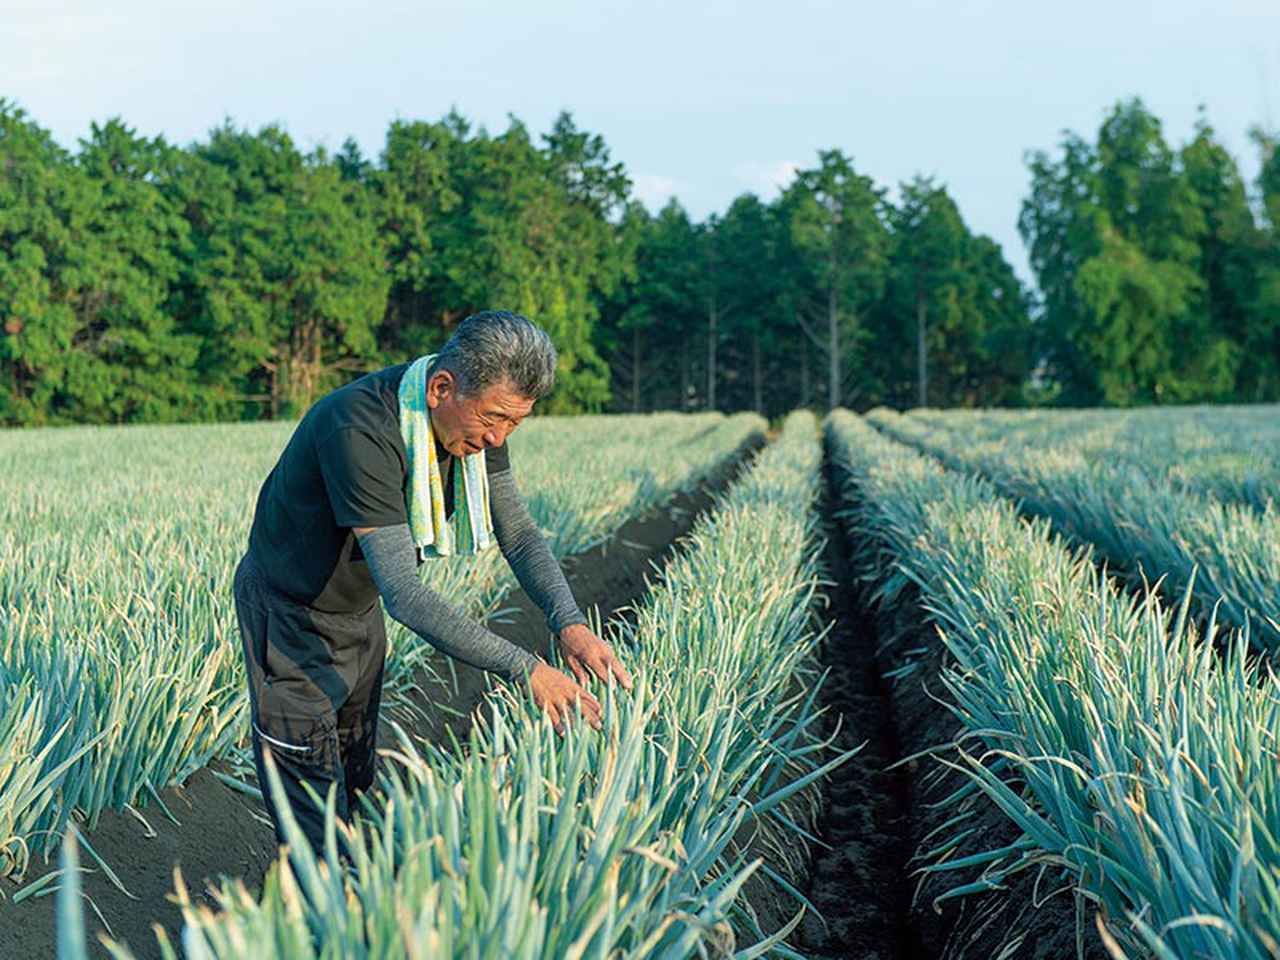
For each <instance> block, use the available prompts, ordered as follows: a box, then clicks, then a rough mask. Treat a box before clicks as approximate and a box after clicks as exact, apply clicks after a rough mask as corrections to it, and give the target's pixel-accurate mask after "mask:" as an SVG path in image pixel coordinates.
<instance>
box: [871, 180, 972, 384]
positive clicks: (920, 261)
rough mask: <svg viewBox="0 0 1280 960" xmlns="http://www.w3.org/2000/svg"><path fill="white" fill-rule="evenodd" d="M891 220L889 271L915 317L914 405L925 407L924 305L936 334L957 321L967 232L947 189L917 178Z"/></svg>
mask: <svg viewBox="0 0 1280 960" xmlns="http://www.w3.org/2000/svg"><path fill="white" fill-rule="evenodd" d="M890 221H891V223H892V225H893V236H894V242H893V254H892V264H891V267H890V271H891V272H892V273H893V274H894V275H895V277H896V278H897V279H898V281H899V286H901V287H902V288H903V289H905V290H907V291H909V296H910V300H911V308H912V314H913V315H914V317H915V334H916V336H915V340H916V388H917V389H916V404H917V405H918V406H921V407H924V406H928V404H929V374H928V356H929V337H928V334H929V329H928V316H929V307H930V304H932V305H933V307H934V313H935V322H936V325H937V327H938V329H939V331H940V332H945V331H947V330H950V329H954V328H956V327H958V326H959V325H960V322H961V321H960V316H959V315H960V313H961V311H962V308H961V305H960V302H959V301H960V295H959V289H960V286H961V284H962V282H963V279H964V268H965V264H964V262H963V258H964V254H965V252H966V246H967V241H968V239H969V234H968V230H966V229H965V226H964V223H963V221H962V220H961V219H960V212H959V210H957V209H956V205H955V203H954V202H953V201H952V200H951V198H950V197H949V196H947V192H946V190H945V189H944V188H942V187H937V186H935V185H934V183H933V181H932V180H931V179H930V178H927V177H922V176H917V177H916V178H915V179H913V180H912V181H911V182H909V183H904V184H902V186H901V193H900V199H899V202H898V206H897V207H896V209H894V210H893V211H892V213H891V214H890ZM935 339H940V338H935ZM940 345H941V344H940Z"/></svg>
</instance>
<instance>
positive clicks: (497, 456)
mask: <svg viewBox="0 0 1280 960" xmlns="http://www.w3.org/2000/svg"><path fill="white" fill-rule="evenodd" d="M510 469H511V452H510V451H509V450H508V449H507V441H505V440H503V441H502V444H501V446H497V447H494V448H493V449H491V450H486V451H485V452H484V472H485V473H487V474H488V475H489V476H491V477H492V476H493V475H494V474H495V473H502V471H504V470H510Z"/></svg>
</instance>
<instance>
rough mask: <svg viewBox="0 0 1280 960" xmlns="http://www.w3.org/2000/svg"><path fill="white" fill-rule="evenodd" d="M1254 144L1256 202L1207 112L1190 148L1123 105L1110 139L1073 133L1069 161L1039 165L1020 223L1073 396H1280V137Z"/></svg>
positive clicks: (1050, 354) (1132, 104) (1082, 399)
mask: <svg viewBox="0 0 1280 960" xmlns="http://www.w3.org/2000/svg"><path fill="white" fill-rule="evenodd" d="M1254 139H1255V140H1256V142H1257V144H1258V146H1259V148H1260V149H1261V151H1262V172H1261V175H1260V177H1259V180H1258V185H1257V186H1258V194H1257V196H1256V197H1255V198H1254V199H1255V200H1256V203H1254V204H1253V205H1252V206H1251V204H1250V198H1249V197H1248V195H1247V192H1246V189H1245V184H1244V182H1243V180H1242V178H1241V176H1240V173H1239V170H1238V169H1237V168H1236V164H1235V161H1234V159H1233V158H1232V157H1231V155H1230V154H1228V153H1227V151H1226V150H1225V149H1224V148H1223V147H1222V145H1221V144H1219V143H1218V142H1217V141H1216V140H1215V139H1214V133H1213V129H1212V127H1210V126H1209V124H1208V122H1207V121H1206V120H1205V119H1204V117H1203V116H1202V117H1201V119H1200V121H1199V123H1198V124H1197V129H1196V136H1195V138H1194V139H1193V140H1192V141H1191V143H1189V144H1187V145H1186V146H1184V147H1183V148H1182V149H1181V150H1176V151H1175V150H1174V149H1172V148H1171V147H1170V146H1169V145H1168V144H1167V143H1166V142H1165V140H1164V137H1163V135H1162V133H1161V130H1160V121H1159V120H1158V119H1157V118H1156V117H1154V116H1153V115H1152V114H1151V113H1149V112H1148V111H1147V110H1146V108H1145V107H1144V106H1143V104H1142V102H1141V101H1140V100H1136V99H1135V100H1131V101H1128V102H1126V103H1121V104H1118V105H1117V106H1116V107H1115V108H1114V110H1113V111H1112V112H1111V114H1110V115H1109V116H1108V117H1107V119H1106V121H1105V122H1104V123H1103V124H1102V127H1101V128H1100V129H1099V131H1098V137H1097V142H1096V143H1092V144H1091V143H1088V142H1086V141H1085V140H1083V139H1082V138H1080V137H1079V136H1078V135H1076V134H1074V133H1072V134H1068V135H1067V136H1066V137H1065V138H1064V139H1063V141H1062V144H1061V156H1060V157H1059V158H1058V159H1057V160H1053V159H1051V158H1050V157H1049V156H1048V155H1046V154H1045V153H1043V152H1036V153H1034V154H1032V155H1031V157H1030V158H1029V163H1030V166H1031V172H1032V185H1031V196H1030V197H1028V198H1027V200H1026V201H1025V203H1024V204H1023V209H1022V216H1021V218H1020V221H1019V227H1020V229H1021V231H1022V235H1023V237H1024V238H1025V239H1026V241H1027V243H1028V245H1029V247H1030V250H1031V263H1032V267H1033V269H1034V270H1035V272H1036V276H1037V279H1038V282H1039V285H1040V289H1041V291H1042V293H1043V295H1044V316H1043V323H1042V325H1041V326H1042V329H1043V330H1044V334H1045V336H1044V341H1043V343H1042V345H1041V346H1042V348H1043V350H1044V353H1045V358H1046V360H1047V370H1046V375H1047V377H1048V378H1049V380H1051V381H1052V382H1053V384H1054V387H1055V389H1056V390H1058V391H1060V393H1059V397H1060V399H1061V400H1062V401H1064V402H1067V403H1069V404H1072V405H1077V406H1088V405H1094V404H1108V405H1124V406H1127V405H1132V404H1142V403H1161V402H1165V403H1168V402H1195V401H1217V402H1222V401H1229V400H1238V401H1248V402H1257V401H1262V400H1275V399H1277V398H1280V154H1278V153H1277V151H1276V141H1275V138H1274V137H1270V136H1267V135H1265V134H1263V133H1262V132H1261V131H1255V132H1254ZM1255 207H1256V208H1257V211H1256V212H1257V214H1260V216H1256V215H1255Z"/></svg>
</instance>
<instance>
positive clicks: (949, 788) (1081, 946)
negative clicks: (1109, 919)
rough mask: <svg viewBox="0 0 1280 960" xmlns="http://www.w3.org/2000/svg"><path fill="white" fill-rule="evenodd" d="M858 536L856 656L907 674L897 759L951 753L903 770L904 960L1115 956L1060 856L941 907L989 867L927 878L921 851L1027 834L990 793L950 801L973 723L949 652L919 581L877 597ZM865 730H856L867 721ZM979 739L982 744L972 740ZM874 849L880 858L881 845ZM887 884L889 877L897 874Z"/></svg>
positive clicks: (984, 845)
mask: <svg viewBox="0 0 1280 960" xmlns="http://www.w3.org/2000/svg"><path fill="white" fill-rule="evenodd" d="M831 479H832V483H833V485H834V486H833V489H834V490H840V489H843V487H844V483H843V477H841V476H840V474H839V471H838V470H833V471H832V474H831ZM835 502H836V504H837V507H845V508H849V507H854V506H856V504H854V503H849V502H847V501H845V502H843V503H841V502H840V501H838V500H837V501H835ZM850 531H851V528H849V527H846V528H845V531H844V532H845V534H846V535H848V536H849V539H848V540H847V541H846V543H847V548H848V549H847V552H846V553H845V554H844V555H845V556H847V557H850V558H851V560H850V563H849V566H848V568H847V569H846V570H845V572H844V579H842V583H844V584H851V585H853V586H851V587H850V588H849V591H848V592H849V594H850V602H851V603H852V604H853V606H854V608H855V612H854V614H853V617H854V619H853V621H852V622H854V623H858V622H860V621H861V622H863V623H869V624H870V625H869V626H866V627H863V628H861V633H862V634H863V636H864V637H865V638H866V641H865V642H867V643H868V645H867V646H860V647H855V651H856V656H861V657H862V658H863V659H864V660H873V661H874V662H873V669H874V670H875V672H876V673H877V675H879V676H881V677H883V676H884V675H885V674H887V673H889V672H891V671H892V672H898V671H904V672H903V673H902V675H901V676H899V677H898V678H897V679H895V680H891V681H887V689H888V693H889V697H888V700H887V702H886V701H881V708H880V709H881V710H882V711H883V713H882V717H885V718H892V722H893V726H894V729H895V730H896V734H897V743H896V751H897V752H896V755H895V757H894V758H895V759H896V757H907V756H914V755H916V754H918V753H921V752H922V751H925V750H932V749H934V748H940V752H939V753H938V754H937V755H936V756H934V755H930V756H923V757H919V758H917V759H914V760H912V761H910V762H908V763H904V764H902V765H901V766H899V767H898V768H897V769H898V770H900V771H901V773H902V776H903V778H904V781H905V795H906V806H905V811H906V812H905V814H904V817H903V818H904V819H905V822H906V829H905V831H904V832H903V833H902V834H900V836H901V840H900V842H901V844H902V846H901V849H900V850H899V851H898V856H896V857H895V858H894V860H893V863H894V864H895V865H896V866H897V868H898V869H900V870H901V873H899V874H898V879H897V882H896V884H895V885H894V887H893V889H894V891H895V893H897V897H896V899H895V904H896V905H897V909H898V910H899V913H898V914H897V915H895V923H896V924H897V926H896V927H895V929H897V930H899V931H905V932H903V933H901V934H900V935H899V938H898V939H897V941H896V944H897V949H898V950H900V951H903V950H905V951H906V952H899V953H898V954H896V956H898V957H901V958H906V957H919V958H925V957H939V958H946V960H990V958H1000V960H1048V958H1068V957H1080V958H1083V960H1106V958H1107V957H1108V954H1107V953H1106V950H1105V948H1104V947H1103V946H1102V944H1101V942H1100V940H1099V939H1098V936H1097V932H1096V930H1095V928H1094V911H1093V909H1092V908H1091V907H1089V906H1088V904H1086V903H1085V902H1083V901H1081V900H1078V899H1077V898H1075V897H1073V896H1072V894H1071V884H1070V877H1069V875H1067V874H1064V872H1063V870H1062V869H1061V868H1060V867H1058V866H1056V865H1055V864H1053V863H1052V862H1051V860H1050V859H1049V858H1045V862H1044V863H1043V864H1042V865H1039V866H1035V867H1031V868H1028V869H1025V870H1023V871H1021V872H1019V873H1015V874H1014V875H1013V876H1012V877H1010V878H1008V879H1007V880H1006V881H1005V885H1004V886H1003V887H1002V888H1000V889H997V890H992V891H989V892H985V893H981V894H970V895H967V896H964V897H959V898H954V899H949V900H945V901H942V902H938V898H939V897H941V896H942V895H943V894H945V893H947V892H948V891H949V890H951V889H953V888H956V887H958V886H960V885H962V884H968V883H972V882H974V881H976V880H978V878H979V877H980V875H981V872H982V871H981V868H978V867H974V868H970V869H968V870H964V869H958V870H954V871H949V872H947V873H944V874H930V875H922V874H919V872H918V871H919V868H920V867H921V866H923V863H922V861H921V859H919V854H920V853H921V852H922V851H927V850H930V849H932V848H935V847H937V846H939V845H940V844H942V843H943V842H944V841H945V840H946V839H947V838H949V837H952V836H954V835H956V834H957V833H959V832H961V831H963V830H970V831H971V832H970V833H969V835H968V836H967V837H966V838H965V839H964V840H963V841H962V842H961V843H959V844H958V845H956V846H955V848H954V849H952V850H951V851H950V852H949V853H948V854H947V856H946V859H947V860H950V861H956V860H959V859H960V858H962V857H966V856H969V855H971V854H977V853H983V852H985V851H988V850H994V849H999V848H1001V847H1004V846H1006V845H1008V844H1011V843H1013V842H1015V841H1016V840H1018V839H1019V837H1020V836H1021V831H1020V829H1019V828H1018V827H1017V826H1016V825H1015V824H1014V823H1013V821H1011V820H1010V819H1009V818H1008V817H1007V816H1006V815H1005V814H1004V813H1003V812H1002V811H1001V810H1000V809H999V808H998V807H996V806H995V805H994V804H993V803H992V802H991V801H990V800H989V799H988V798H987V797H986V795H985V794H982V793H981V792H976V793H973V794H971V795H969V796H968V797H967V798H965V799H963V800H961V801H959V802H949V803H947V804H942V803H941V801H943V799H944V798H947V797H948V796H949V795H950V794H952V793H953V792H954V791H956V790H958V789H960V788H961V787H963V786H965V785H966V783H968V780H967V778H966V777H964V775H963V774H960V773H958V772H956V771H955V770H953V769H949V768H948V767H946V766H945V765H944V764H943V763H942V762H941V761H940V759H939V757H950V758H953V759H954V758H955V757H956V753H955V750H954V749H953V748H952V749H943V748H944V745H948V744H954V743H955V741H956V740H957V739H958V738H959V737H960V736H961V735H962V734H963V733H964V728H963V726H962V724H961V723H960V722H959V720H957V718H956V717H955V715H954V714H953V713H952V712H951V711H950V710H949V709H947V707H946V705H945V702H946V701H947V700H948V699H949V698H948V696H947V694H946V691H945V689H944V688H943V686H942V682H941V675H942V673H943V671H944V670H945V669H946V668H947V666H948V664H949V663H950V655H949V653H948V652H947V649H946V646H945V644H944V643H943V642H942V640H941V638H940V637H939V636H938V633H937V630H936V629H935V627H934V626H933V624H932V623H931V622H930V621H929V619H928V615H927V614H926V613H925V611H924V610H923V609H922V607H921V605H920V598H919V594H918V592H917V591H916V590H915V588H913V587H906V588H903V589H902V590H900V591H899V592H898V594H897V596H896V599H895V600H894V602H893V603H891V604H874V605H873V604H872V601H871V595H872V594H873V593H874V591H875V589H876V587H877V586H878V585H879V584H880V583H882V582H883V581H884V580H886V579H887V578H888V577H889V575H890V574H891V573H892V571H891V570H889V569H888V568H887V561H886V557H885V556H884V555H883V554H882V552H881V546H880V544H878V543H877V542H875V541H873V540H870V539H867V538H865V537H863V536H861V535H857V534H851V533H850ZM876 651H878V654H877V652H876ZM835 659H839V657H838V656H837V657H836V658H835ZM853 666H855V667H856V666H858V664H856V663H855V664H853ZM873 719H874V718H873ZM850 726H853V724H850ZM873 729H874V726H867V727H865V728H864V732H863V736H864V737H871V736H872V733H871V731H872V730H873ZM854 730H855V735H856V730H857V728H856V727H854ZM969 746H970V748H971V749H972V748H973V744H972V743H971V744H970V745H969ZM1008 783H1009V785H1010V786H1011V787H1012V788H1013V789H1017V788H1018V784H1017V783H1016V782H1015V781H1013V780H1009V781H1008ZM880 802H881V803H883V802H884V801H883V800H881V801H880ZM956 817H963V818H964V820H963V822H961V823H959V824H958V825H956V824H952V825H950V826H944V825H946V824H947V823H948V821H950V820H952V819H953V818H956ZM870 852H871V853H872V854H873V855H874V854H875V849H874V848H873V849H872V850H871V851H870ZM886 856H887V855H886ZM904 861H905V862H904ZM884 882H885V883H886V885H887V884H888V882H889V881H888V878H887V877H886V878H885V880H884ZM1055 894H1056V895H1055ZM838 946H839V947H840V949H843V951H844V952H840V949H833V950H831V951H830V952H829V955H832V956H846V957H861V956H893V955H894V954H890V953H887V952H884V949H885V948H882V952H881V953H879V954H874V953H871V952H870V951H869V950H867V949H866V948H865V947H863V946H861V945H858V944H856V943H855V944H853V945H852V946H848V945H844V944H841V945H838Z"/></svg>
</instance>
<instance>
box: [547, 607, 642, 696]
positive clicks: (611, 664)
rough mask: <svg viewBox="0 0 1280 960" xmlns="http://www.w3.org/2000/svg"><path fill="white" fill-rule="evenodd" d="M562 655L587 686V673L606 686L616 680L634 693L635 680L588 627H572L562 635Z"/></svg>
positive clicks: (581, 681)
mask: <svg viewBox="0 0 1280 960" xmlns="http://www.w3.org/2000/svg"><path fill="white" fill-rule="evenodd" d="M560 653H561V655H562V656H563V657H564V660H565V663H567V664H568V665H569V669H570V670H572V671H573V675H574V676H575V677H577V678H578V683H580V684H582V685H583V686H586V684H587V680H588V674H587V671H588V670H590V671H591V672H592V673H594V674H595V675H596V676H597V677H599V678H600V679H601V680H604V681H605V682H606V683H607V682H608V681H609V677H610V676H614V677H617V678H618V682H619V683H621V684H622V687H623V689H624V690H630V689H631V677H630V676H628V675H627V671H626V670H625V669H623V666H622V662H621V661H620V660H619V659H618V658H617V657H616V656H615V655H614V653H613V651H612V650H611V649H610V648H609V645H608V644H607V643H605V642H604V641H603V640H601V639H600V638H599V637H597V636H596V635H595V634H594V633H592V632H591V628H590V627H588V626H587V625H586V624H585V623H575V624H571V625H570V626H567V627H565V628H564V629H563V630H561V631H560Z"/></svg>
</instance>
